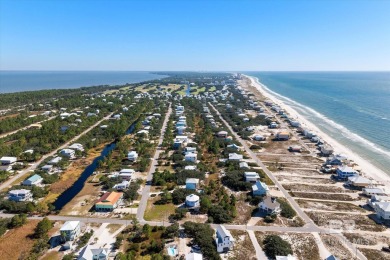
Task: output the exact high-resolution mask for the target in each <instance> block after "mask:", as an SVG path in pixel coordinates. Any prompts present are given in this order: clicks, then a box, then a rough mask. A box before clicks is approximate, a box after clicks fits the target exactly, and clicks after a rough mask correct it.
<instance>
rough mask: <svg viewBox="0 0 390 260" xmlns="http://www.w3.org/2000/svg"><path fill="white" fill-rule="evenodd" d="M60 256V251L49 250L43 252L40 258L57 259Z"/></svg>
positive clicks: (45, 259)
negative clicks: (45, 252)
mask: <svg viewBox="0 0 390 260" xmlns="http://www.w3.org/2000/svg"><path fill="white" fill-rule="evenodd" d="M61 258H62V253H60V252H58V251H50V252H48V253H47V254H45V255H44V256H43V257H42V258H41V260H57V259H61Z"/></svg>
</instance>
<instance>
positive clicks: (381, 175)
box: [245, 75, 390, 191]
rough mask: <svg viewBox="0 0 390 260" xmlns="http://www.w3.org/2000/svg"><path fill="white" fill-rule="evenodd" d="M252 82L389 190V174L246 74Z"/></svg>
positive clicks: (369, 176) (365, 174) (365, 173)
mask: <svg viewBox="0 0 390 260" xmlns="http://www.w3.org/2000/svg"><path fill="white" fill-rule="evenodd" d="M245 76H246V77H248V78H249V79H250V81H251V83H252V85H253V86H254V87H255V88H256V89H257V90H258V91H259V92H260V93H261V94H262V95H263V96H265V97H267V98H268V99H270V100H272V101H273V102H274V103H276V104H278V105H279V106H280V107H281V108H283V109H284V110H285V111H286V112H287V113H288V114H289V115H290V116H291V117H294V118H296V119H297V120H298V121H299V122H300V123H301V125H302V126H304V127H306V128H309V129H311V130H312V131H314V132H316V133H317V134H318V135H319V136H320V137H321V138H322V139H323V140H324V141H325V142H326V143H328V144H329V145H331V146H332V147H333V149H334V154H344V155H346V156H347V157H348V158H349V159H351V160H353V161H354V162H356V163H357V164H358V165H359V166H360V167H361V169H362V174H363V175H364V176H365V177H367V178H372V179H373V180H375V181H376V182H378V183H379V184H383V185H385V186H386V190H388V191H389V190H390V176H389V175H387V174H386V173H385V172H383V171H382V170H380V169H378V168H377V167H375V166H374V165H372V164H371V163H370V162H368V161H367V160H365V159H363V158H362V157H360V156H359V155H358V154H356V153H354V152H353V151H351V150H350V149H349V148H347V147H345V146H344V145H342V144H340V143H339V142H337V141H336V140H334V139H333V138H331V137H330V136H329V135H327V134H326V133H324V132H323V131H321V130H320V129H319V128H318V127H317V126H315V125H314V124H313V123H312V122H310V121H309V120H307V119H306V118H305V117H303V116H302V115H300V114H299V113H298V112H297V111H295V110H294V109H293V108H291V107H290V106H288V105H286V104H285V103H284V102H282V101H281V100H279V99H278V98H276V97H275V96H273V95H271V94H270V93H268V92H267V91H266V90H265V89H264V87H265V86H264V85H263V84H261V83H260V82H259V81H258V79H257V78H255V77H251V76H247V75H245Z"/></svg>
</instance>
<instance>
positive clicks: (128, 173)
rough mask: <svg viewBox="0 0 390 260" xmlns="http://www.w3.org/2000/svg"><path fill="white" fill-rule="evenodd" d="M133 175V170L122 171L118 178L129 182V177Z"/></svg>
mask: <svg viewBox="0 0 390 260" xmlns="http://www.w3.org/2000/svg"><path fill="white" fill-rule="evenodd" d="M134 173H135V171H134V170H133V169H122V170H121V171H120V172H119V177H120V178H121V179H122V181H123V180H127V181H129V180H131V177H132V176H133V174H134Z"/></svg>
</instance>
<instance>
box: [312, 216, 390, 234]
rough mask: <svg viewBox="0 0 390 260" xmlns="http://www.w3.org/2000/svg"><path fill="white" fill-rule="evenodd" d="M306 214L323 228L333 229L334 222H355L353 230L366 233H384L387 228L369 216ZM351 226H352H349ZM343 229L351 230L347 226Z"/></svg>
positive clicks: (343, 226)
mask: <svg viewBox="0 0 390 260" xmlns="http://www.w3.org/2000/svg"><path fill="white" fill-rule="evenodd" d="M305 213H306V214H307V215H308V216H309V217H310V218H311V219H312V220H313V221H314V222H315V223H316V224H317V225H319V226H322V227H331V224H332V222H334V221H341V222H340V223H342V222H343V221H346V220H348V221H353V223H354V227H353V230H365V231H374V232H380V231H384V230H385V229H386V228H385V227H383V226H381V225H378V224H376V223H375V221H373V220H372V219H370V218H369V217H368V216H364V215H356V214H355V215H354V214H343V213H330V212H311V211H305ZM348 225H350V224H348ZM341 227H342V228H349V227H347V226H345V225H341Z"/></svg>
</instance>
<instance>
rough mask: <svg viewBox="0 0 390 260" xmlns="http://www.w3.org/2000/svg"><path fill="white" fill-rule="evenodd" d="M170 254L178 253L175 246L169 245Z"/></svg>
mask: <svg viewBox="0 0 390 260" xmlns="http://www.w3.org/2000/svg"><path fill="white" fill-rule="evenodd" d="M168 255H170V256H175V255H177V249H176V248H174V247H168Z"/></svg>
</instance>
